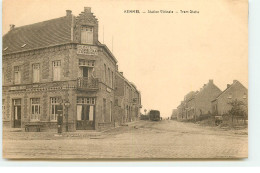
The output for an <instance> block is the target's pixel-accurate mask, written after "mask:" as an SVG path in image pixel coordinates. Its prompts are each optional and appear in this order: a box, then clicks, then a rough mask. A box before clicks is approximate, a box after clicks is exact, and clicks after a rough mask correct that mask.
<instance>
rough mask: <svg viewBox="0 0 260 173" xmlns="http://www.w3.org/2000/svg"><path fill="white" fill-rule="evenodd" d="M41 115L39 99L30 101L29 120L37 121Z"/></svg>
mask: <svg viewBox="0 0 260 173" xmlns="http://www.w3.org/2000/svg"><path fill="white" fill-rule="evenodd" d="M40 115H41V106H40V98H32V99H31V120H32V121H39V120H40Z"/></svg>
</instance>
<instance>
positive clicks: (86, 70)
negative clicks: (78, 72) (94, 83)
mask: <svg viewBox="0 0 260 173" xmlns="http://www.w3.org/2000/svg"><path fill="white" fill-rule="evenodd" d="M82 70H83V71H82V76H83V77H84V78H85V77H86V78H87V77H88V68H87V67H83V69H82Z"/></svg>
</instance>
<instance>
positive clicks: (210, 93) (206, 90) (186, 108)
mask: <svg viewBox="0 0 260 173" xmlns="http://www.w3.org/2000/svg"><path fill="white" fill-rule="evenodd" d="M220 93H221V90H220V89H219V88H218V87H217V86H216V85H215V84H214V83H213V80H209V82H208V83H207V84H204V85H203V87H202V88H201V89H200V90H199V91H196V92H195V91H191V92H189V93H188V94H187V95H185V97H184V100H183V102H182V104H181V105H180V106H179V107H178V114H179V116H178V120H195V121H196V119H197V118H199V117H201V116H204V115H211V114H212V106H211V101H212V100H213V99H214V98H216V96H218V95H219V94H220ZM179 111H181V112H179Z"/></svg>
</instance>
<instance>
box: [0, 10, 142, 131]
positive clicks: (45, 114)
mask: <svg viewBox="0 0 260 173" xmlns="http://www.w3.org/2000/svg"><path fill="white" fill-rule="evenodd" d="M98 27H99V25H98V20H97V18H96V17H95V16H94V14H93V13H92V12H91V8H90V7H85V8H84V11H83V12H81V13H80V14H79V15H78V16H75V15H73V14H72V12H71V11H70V10H67V11H66V15H65V16H63V17H60V18H56V19H52V20H48V21H43V22H40V23H35V24H31V25H26V26H21V27H15V25H10V31H9V32H8V33H7V34H5V35H4V36H3V47H2V50H3V52H2V54H3V56H2V66H3V69H2V83H3V86H2V110H3V112H2V115H3V116H2V118H3V126H4V127H11V128H24V127H25V125H30V124H32V125H33V124H42V125H43V126H44V129H47V130H56V129H57V120H58V115H59V114H61V113H62V115H63V128H64V130H66V131H75V130H99V129H102V128H110V127H111V126H114V125H115V124H122V123H125V122H129V121H134V120H136V119H137V118H138V117H139V116H140V108H141V94H140V92H139V91H138V90H137V87H136V86H135V85H134V84H133V83H132V82H129V81H128V80H127V79H126V78H125V76H124V75H123V73H122V72H119V71H118V65H117V59H116V58H115V57H114V55H113V53H112V52H111V51H110V50H109V49H108V47H107V46H106V45H105V44H102V43H100V42H99V41H98Z"/></svg>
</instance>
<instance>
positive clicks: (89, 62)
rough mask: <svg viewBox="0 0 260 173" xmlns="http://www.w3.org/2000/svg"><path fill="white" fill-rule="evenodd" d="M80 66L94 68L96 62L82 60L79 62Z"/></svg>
mask: <svg viewBox="0 0 260 173" xmlns="http://www.w3.org/2000/svg"><path fill="white" fill-rule="evenodd" d="M79 66H86V67H94V66H95V61H94V60H85V59H80V60H79Z"/></svg>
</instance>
